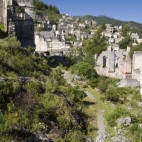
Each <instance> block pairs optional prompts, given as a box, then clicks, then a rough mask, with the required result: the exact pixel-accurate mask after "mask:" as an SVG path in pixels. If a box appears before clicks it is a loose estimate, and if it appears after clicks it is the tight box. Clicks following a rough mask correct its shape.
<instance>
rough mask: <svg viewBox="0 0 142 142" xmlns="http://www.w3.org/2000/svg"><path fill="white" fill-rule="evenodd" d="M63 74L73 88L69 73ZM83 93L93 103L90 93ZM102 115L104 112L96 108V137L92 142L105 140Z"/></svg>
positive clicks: (64, 72) (93, 99)
mask: <svg viewBox="0 0 142 142" xmlns="http://www.w3.org/2000/svg"><path fill="white" fill-rule="evenodd" d="M63 74H64V78H65V80H66V81H67V83H68V84H70V85H71V86H72V87H74V86H75V85H74V84H73V83H72V82H71V76H70V73H69V72H68V71H63ZM84 93H85V94H86V95H87V96H88V98H89V99H90V100H91V101H92V102H95V98H94V96H93V95H92V94H91V93H90V92H88V91H84ZM103 113H104V110H102V109H99V108H98V112H97V125H98V136H97V137H96V138H95V139H94V142H105V139H106V131H105V124H104V117H103Z"/></svg>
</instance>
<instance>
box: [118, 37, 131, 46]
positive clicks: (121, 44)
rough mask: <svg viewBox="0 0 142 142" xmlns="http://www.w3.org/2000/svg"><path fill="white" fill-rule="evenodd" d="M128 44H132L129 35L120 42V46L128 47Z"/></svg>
mask: <svg viewBox="0 0 142 142" xmlns="http://www.w3.org/2000/svg"><path fill="white" fill-rule="evenodd" d="M128 45H129V46H131V45H132V38H131V37H130V36H129V35H127V36H125V38H124V39H122V40H121V41H120V42H119V47H120V48H121V49H126V48H127V46H128Z"/></svg>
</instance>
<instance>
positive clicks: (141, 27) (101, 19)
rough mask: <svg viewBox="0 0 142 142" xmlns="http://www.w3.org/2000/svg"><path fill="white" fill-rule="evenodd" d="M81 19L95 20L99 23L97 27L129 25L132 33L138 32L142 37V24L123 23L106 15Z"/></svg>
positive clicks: (88, 16) (87, 16)
mask: <svg viewBox="0 0 142 142" xmlns="http://www.w3.org/2000/svg"><path fill="white" fill-rule="evenodd" d="M78 17H80V18H81V19H86V20H87V19H88V20H95V21H96V22H97V25H102V24H103V23H106V24H113V25H115V26H120V25H122V26H123V25H126V24H127V25H129V26H130V28H131V32H137V33H138V34H139V35H140V37H142V24H141V23H137V22H134V21H122V20H117V19H114V18H110V17H107V16H104V15H101V16H91V15H85V16H78Z"/></svg>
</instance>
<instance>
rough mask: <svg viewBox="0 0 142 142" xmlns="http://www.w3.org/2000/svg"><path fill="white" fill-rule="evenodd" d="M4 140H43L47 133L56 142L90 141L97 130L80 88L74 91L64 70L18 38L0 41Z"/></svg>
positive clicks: (0, 117) (1, 131)
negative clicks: (52, 64)
mask: <svg viewBox="0 0 142 142" xmlns="http://www.w3.org/2000/svg"><path fill="white" fill-rule="evenodd" d="M0 42H1V44H0V54H1V58H0V63H1V64H0V108H1V112H0V139H1V141H7V142H11V140H14V141H21V142H22V141H32V140H35V139H36V140H37V141H38V140H39V137H38V133H39V132H40V133H47V134H48V136H49V137H50V139H52V140H53V141H62V142H66V141H71V142H74V141H82V142H83V141H86V140H85V138H84V136H85V135H88V133H90V131H91V129H94V128H93V126H91V125H90V119H91V116H90V115H89V114H88V112H86V111H85V109H84V108H85V104H84V103H83V98H84V97H85V96H86V95H85V94H84V93H83V92H82V91H80V90H79V89H78V88H72V87H70V86H69V85H68V84H67V83H66V81H65V80H64V78H63V76H62V70H61V68H60V67H57V68H53V69H52V68H51V67H49V65H48V64H47V62H48V58H47V57H44V56H42V55H38V54H33V49H32V48H28V49H25V48H23V47H21V46H20V43H19V41H17V39H15V38H6V39H3V40H1V41H0Z"/></svg>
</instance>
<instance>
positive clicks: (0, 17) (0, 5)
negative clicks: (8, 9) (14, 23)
mask: <svg viewBox="0 0 142 142" xmlns="http://www.w3.org/2000/svg"><path fill="white" fill-rule="evenodd" d="M0 23H3V1H2V0H0Z"/></svg>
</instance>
